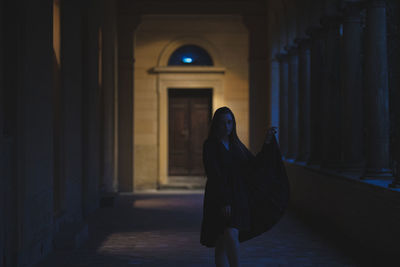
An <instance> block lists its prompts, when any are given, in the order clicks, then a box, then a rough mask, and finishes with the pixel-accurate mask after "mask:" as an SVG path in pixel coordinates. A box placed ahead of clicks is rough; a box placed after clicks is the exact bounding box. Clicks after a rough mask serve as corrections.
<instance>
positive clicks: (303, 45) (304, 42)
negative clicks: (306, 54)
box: [294, 38, 311, 51]
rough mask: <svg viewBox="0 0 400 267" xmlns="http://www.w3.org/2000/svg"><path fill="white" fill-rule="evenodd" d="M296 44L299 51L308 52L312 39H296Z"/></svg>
mask: <svg viewBox="0 0 400 267" xmlns="http://www.w3.org/2000/svg"><path fill="white" fill-rule="evenodd" d="M294 42H295V43H296V44H297V46H298V48H299V50H301V51H304V50H307V49H308V48H310V46H311V39H310V38H296V39H295V40H294Z"/></svg>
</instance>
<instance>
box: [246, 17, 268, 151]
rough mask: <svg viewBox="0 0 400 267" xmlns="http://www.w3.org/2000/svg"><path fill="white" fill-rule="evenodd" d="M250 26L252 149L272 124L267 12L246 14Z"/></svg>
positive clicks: (256, 148) (263, 138) (258, 143)
mask: <svg viewBox="0 0 400 267" xmlns="http://www.w3.org/2000/svg"><path fill="white" fill-rule="evenodd" d="M244 22H245V24H246V26H247V27H248V29H249V67H250V69H249V83H250V88H249V90H250V93H249V107H250V110H249V111H250V114H249V118H250V150H251V151H252V152H254V153H256V152H257V151H259V150H260V148H261V146H262V144H263V142H264V140H265V134H266V130H267V126H269V124H270V116H269V103H270V94H269V92H268V90H269V75H270V55H269V49H268V46H269V40H268V33H267V28H268V27H267V20H266V18H265V16H261V15H260V16H256V15H255V16H246V17H245V19H244Z"/></svg>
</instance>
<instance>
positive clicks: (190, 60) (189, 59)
mask: <svg viewBox="0 0 400 267" xmlns="http://www.w3.org/2000/svg"><path fill="white" fill-rule="evenodd" d="M182 61H183V63H192V62H193V58H191V57H184V58H182Z"/></svg>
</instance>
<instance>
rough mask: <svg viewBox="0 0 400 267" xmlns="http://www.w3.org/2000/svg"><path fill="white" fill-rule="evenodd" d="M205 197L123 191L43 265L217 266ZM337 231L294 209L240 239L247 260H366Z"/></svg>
mask: <svg viewBox="0 0 400 267" xmlns="http://www.w3.org/2000/svg"><path fill="white" fill-rule="evenodd" d="M202 201H203V194H202V191H188V190H186V191H162V192H144V193H138V194H134V195H132V194H131V195H120V196H119V197H118V198H117V200H116V204H115V206H114V207H113V208H112V207H108V208H101V209H99V210H98V211H97V212H96V213H95V214H93V216H92V218H91V219H90V221H89V240H88V242H87V243H86V244H85V246H84V247H82V248H80V249H77V250H74V251H57V252H53V253H52V254H51V255H49V256H48V257H47V258H46V259H44V261H42V262H41V263H40V264H39V265H38V267H54V266H60V267H61V266H76V267H78V266H88V267H95V266H96V267H105V266H110V267H120V266H213V265H214V263H213V262H214V261H213V256H214V250H213V249H211V248H206V247H204V246H201V245H200V243H199V230H200V225H201V216H202ZM332 236H333V235H332V234H323V233H322V234H321V233H320V232H317V231H315V230H313V229H311V228H310V227H309V226H308V225H307V224H305V223H304V222H303V221H302V220H301V219H299V218H298V217H296V215H295V214H294V212H292V211H291V210H290V209H289V210H288V211H287V213H286V214H285V216H284V217H283V218H282V220H281V221H280V222H279V223H278V224H277V225H276V226H275V227H274V228H273V229H272V230H270V231H268V232H267V233H264V234H263V235H261V236H259V237H256V238H254V239H252V240H249V241H247V242H244V243H241V255H242V263H243V266H248V267H250V266H254V267H258V266H366V265H367V264H366V262H360V260H359V259H360V258H363V259H364V260H365V257H360V256H358V255H352V253H349V249H344V248H343V247H342V245H341V244H343V241H339V242H338V241H333V239H332V238H331V237H332ZM344 243H346V242H344ZM350 250H351V249H350ZM366 261H367V260H366Z"/></svg>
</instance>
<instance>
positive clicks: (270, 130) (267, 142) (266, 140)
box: [265, 126, 278, 144]
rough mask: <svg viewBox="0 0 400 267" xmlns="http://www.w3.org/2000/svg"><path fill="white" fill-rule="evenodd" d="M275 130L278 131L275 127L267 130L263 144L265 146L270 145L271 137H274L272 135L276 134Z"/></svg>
mask: <svg viewBox="0 0 400 267" xmlns="http://www.w3.org/2000/svg"><path fill="white" fill-rule="evenodd" d="M277 129H278V128H277V127H275V126H272V127H270V128H269V129H268V131H267V135H266V136H265V143H266V144H269V143H271V140H272V137H273V136H274V134H276V133H277Z"/></svg>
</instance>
